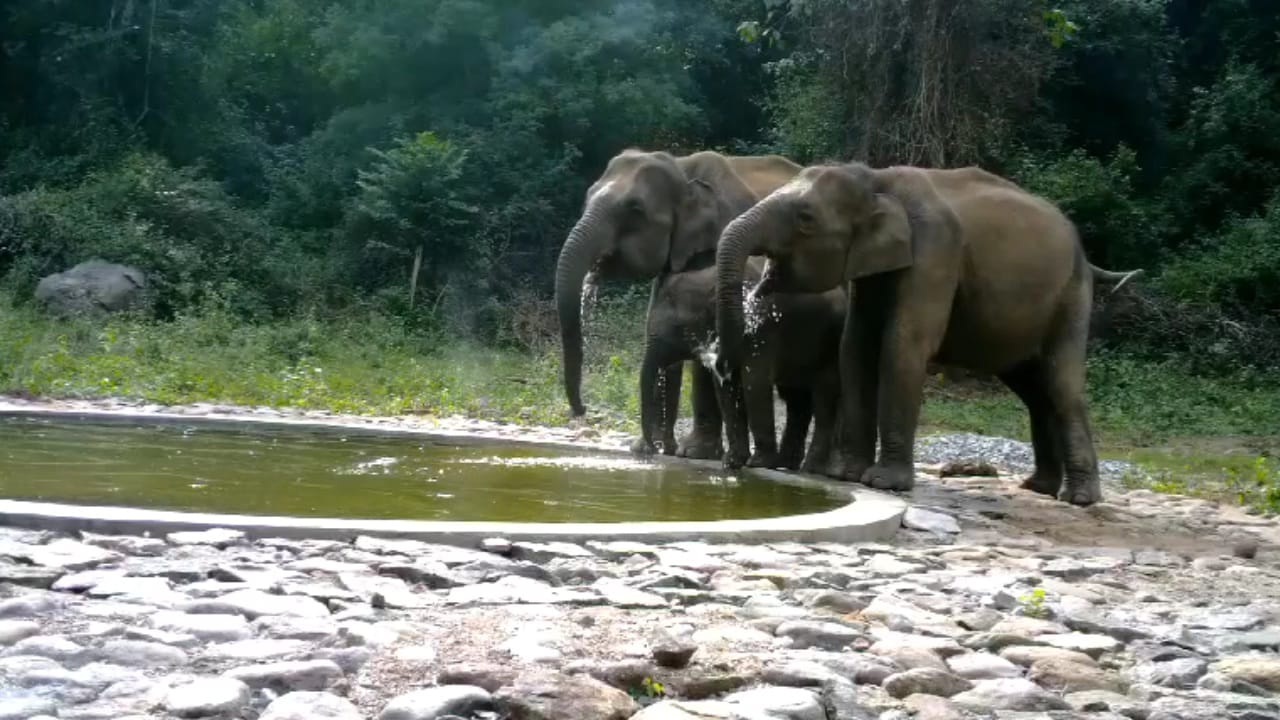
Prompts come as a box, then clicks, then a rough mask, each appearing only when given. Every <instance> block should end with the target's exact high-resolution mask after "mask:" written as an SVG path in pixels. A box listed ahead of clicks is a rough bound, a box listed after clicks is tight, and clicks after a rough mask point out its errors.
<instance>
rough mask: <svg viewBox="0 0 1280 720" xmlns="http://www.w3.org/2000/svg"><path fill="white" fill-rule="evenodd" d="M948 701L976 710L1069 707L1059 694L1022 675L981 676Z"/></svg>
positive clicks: (1039, 709) (1031, 710)
mask: <svg viewBox="0 0 1280 720" xmlns="http://www.w3.org/2000/svg"><path fill="white" fill-rule="evenodd" d="M951 701H952V702H954V703H955V704H956V705H958V706H960V707H961V708H964V709H966V710H971V711H973V712H976V713H987V712H991V711H992V710H1019V711H1023V712H1035V711H1044V710H1066V709H1068V705H1067V703H1066V701H1064V700H1063V699H1062V698H1060V697H1058V696H1057V695H1054V694H1052V693H1050V692H1048V691H1046V690H1045V689H1044V688H1042V687H1040V686H1039V685H1036V684H1035V683H1033V682H1031V681H1030V680H1025V679H1023V678H1000V679H997V680H980V681H978V682H977V683H975V684H974V687H973V689H972V690H966V691H965V692H962V693H960V694H958V695H953V696H952V697H951Z"/></svg>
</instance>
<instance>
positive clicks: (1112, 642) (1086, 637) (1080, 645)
mask: <svg viewBox="0 0 1280 720" xmlns="http://www.w3.org/2000/svg"><path fill="white" fill-rule="evenodd" d="M1036 639H1037V640H1039V641H1041V642H1043V643H1045V644H1047V645H1052V646H1053V647H1056V648H1062V649H1063V650H1074V651H1076V652H1082V653H1084V654H1085V655H1088V656H1090V657H1093V658H1097V657H1099V656H1101V655H1102V654H1103V653H1108V652H1115V651H1116V650H1119V649H1120V647H1121V643H1120V641H1119V640H1116V639H1115V638H1113V637H1111V636H1109V635H1090V634H1086V633H1065V634H1060V635H1040V636H1038V637H1037V638H1036Z"/></svg>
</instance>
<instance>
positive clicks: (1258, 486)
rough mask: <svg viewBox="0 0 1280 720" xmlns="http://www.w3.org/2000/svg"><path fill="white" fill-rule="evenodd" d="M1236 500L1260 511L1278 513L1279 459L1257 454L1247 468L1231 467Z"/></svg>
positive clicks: (1279, 512)
mask: <svg viewBox="0 0 1280 720" xmlns="http://www.w3.org/2000/svg"><path fill="white" fill-rule="evenodd" d="M1230 473H1231V474H1230V481H1229V484H1230V486H1231V487H1232V488H1233V489H1234V490H1235V494H1236V500H1237V501H1238V502H1239V503H1240V504H1241V505H1248V506H1249V507H1252V508H1255V509H1257V510H1259V511H1260V512H1265V513H1268V514H1271V515H1276V514H1280V461H1277V460H1276V459H1275V458H1271V457H1266V456H1264V455H1259V456H1258V457H1257V458H1255V459H1254V461H1253V462H1252V463H1250V464H1249V466H1248V467H1247V468H1232V469H1231V471H1230Z"/></svg>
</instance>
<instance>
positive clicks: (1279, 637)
mask: <svg viewBox="0 0 1280 720" xmlns="http://www.w3.org/2000/svg"><path fill="white" fill-rule="evenodd" d="M1234 640H1235V641H1236V642H1237V643H1239V644H1240V645H1241V646H1243V647H1245V648H1248V649H1250V650H1277V649H1280V628H1269V629H1266V630H1255V631H1254V632H1246V633H1241V634H1239V635H1238V636H1236V637H1235V638H1234Z"/></svg>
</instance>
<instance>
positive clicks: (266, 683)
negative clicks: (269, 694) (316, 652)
mask: <svg viewBox="0 0 1280 720" xmlns="http://www.w3.org/2000/svg"><path fill="white" fill-rule="evenodd" d="M342 675H343V673H342V668H340V667H338V665H337V663H335V662H333V661H332V660H295V661H290V662H276V663H264V664H261V665H246V666H243V667H238V668H233V669H231V670H228V671H226V672H225V673H223V674H222V676H223V677H226V678H231V679H234V680H239V681H240V682H243V683H244V684H246V685H248V686H249V687H251V688H253V689H255V690H258V689H262V688H267V689H270V690H274V691H275V692H291V691H297V690H313V691H316V690H324V689H326V688H328V687H329V686H330V685H332V684H334V683H335V682H337V681H338V680H340V679H342Z"/></svg>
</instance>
